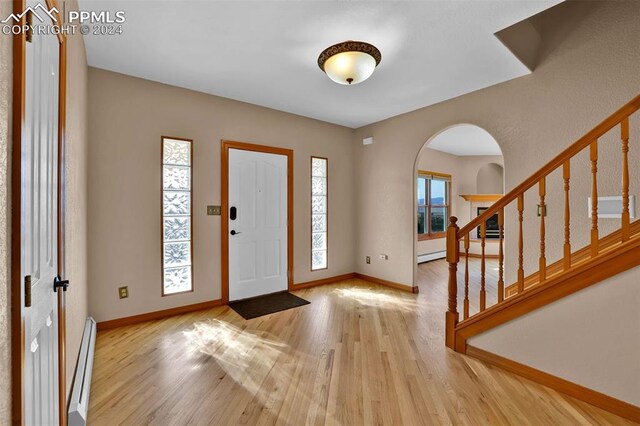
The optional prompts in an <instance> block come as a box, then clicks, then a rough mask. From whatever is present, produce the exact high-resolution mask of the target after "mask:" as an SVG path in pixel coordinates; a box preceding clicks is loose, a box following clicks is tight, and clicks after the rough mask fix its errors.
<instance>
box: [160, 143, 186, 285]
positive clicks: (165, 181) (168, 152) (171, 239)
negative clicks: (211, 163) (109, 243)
mask: <svg viewBox="0 0 640 426" xmlns="http://www.w3.org/2000/svg"><path fill="white" fill-rule="evenodd" d="M191 219H192V217H191V141H190V140H185V139H173V138H162V295H163V296H166V295H169V294H176V293H183V292H185V291H191V290H193V280H192V277H191V261H192V253H191Z"/></svg>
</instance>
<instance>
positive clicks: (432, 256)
mask: <svg viewBox="0 0 640 426" xmlns="http://www.w3.org/2000/svg"><path fill="white" fill-rule="evenodd" d="M445 257H447V252H446V251H445V250H442V251H436V252H433V253H427V254H421V255H419V256H418V263H424V262H428V261H430V260H436V259H443V258H445Z"/></svg>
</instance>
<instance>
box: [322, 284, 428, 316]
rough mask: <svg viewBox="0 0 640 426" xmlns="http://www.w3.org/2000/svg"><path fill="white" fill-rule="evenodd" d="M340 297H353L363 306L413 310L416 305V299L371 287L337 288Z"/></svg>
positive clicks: (336, 292)
mask: <svg viewBox="0 0 640 426" xmlns="http://www.w3.org/2000/svg"><path fill="white" fill-rule="evenodd" d="M333 292H334V293H335V294H337V295H338V296H340V297H344V298H349V299H352V300H354V301H356V302H358V303H360V304H361V305H363V306H371V307H378V308H385V307H393V308H394V309H397V308H399V309H403V310H407V311H408V310H413V309H415V307H416V302H415V300H411V299H407V298H404V297H399V296H394V295H391V294H388V293H382V292H381V291H380V290H378V289H371V288H360V287H351V288H337V289H335V290H334V291H333Z"/></svg>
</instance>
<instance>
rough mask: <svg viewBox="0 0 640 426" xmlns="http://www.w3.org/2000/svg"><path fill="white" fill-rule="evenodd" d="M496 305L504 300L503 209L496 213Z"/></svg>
mask: <svg viewBox="0 0 640 426" xmlns="http://www.w3.org/2000/svg"><path fill="white" fill-rule="evenodd" d="M498 238H499V240H498V244H499V247H498V303H500V302H502V301H503V300H504V248H503V246H504V208H501V209H500V210H499V211H498Z"/></svg>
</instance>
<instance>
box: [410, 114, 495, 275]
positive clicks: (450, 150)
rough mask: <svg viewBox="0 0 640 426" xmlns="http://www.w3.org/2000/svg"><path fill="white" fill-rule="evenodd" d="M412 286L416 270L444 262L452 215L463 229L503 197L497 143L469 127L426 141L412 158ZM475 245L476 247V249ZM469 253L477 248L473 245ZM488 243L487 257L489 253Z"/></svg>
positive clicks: (448, 130)
mask: <svg viewBox="0 0 640 426" xmlns="http://www.w3.org/2000/svg"><path fill="white" fill-rule="evenodd" d="M414 172H415V179H414V182H415V191H414V197H413V203H414V212H415V221H414V230H415V231H414V232H415V233H414V259H415V265H416V268H415V272H414V283H415V284H416V285H417V283H418V282H417V280H418V278H417V277H418V274H417V265H418V264H420V263H424V262H429V261H432V260H437V259H441V258H444V257H445V251H446V238H445V231H446V227H447V225H448V222H449V217H450V216H456V217H457V218H458V225H459V226H464V225H465V224H466V223H468V222H469V221H470V220H472V219H473V218H474V217H475V216H477V215H478V214H479V213H481V212H482V211H483V209H484V208H486V207H488V206H490V205H491V204H492V203H493V202H494V201H495V200H497V199H498V198H499V197H500V196H501V195H503V194H504V157H503V155H502V150H501V149H500V146H499V145H498V142H497V141H496V140H495V138H494V137H493V136H492V135H491V134H489V133H488V132H487V131H486V130H484V129H483V128H481V127H479V126H476V125H473V124H457V125H454V126H451V127H447V128H445V129H442V130H441V131H439V132H438V133H436V134H435V135H433V136H432V137H431V138H429V139H428V140H427V141H426V142H425V143H424V145H423V146H422V148H421V149H420V151H419V152H418V153H417V155H416V160H415V165H414ZM476 245H478V247H475V246H476ZM471 246H472V247H471V252H472V253H473V251H474V250H476V249H479V244H475V243H474V242H472V243H471ZM495 246H496V247H493V245H492V244H487V252H488V254H489V255H492V254H493V251H494V250H493V249H494V248H495V250H496V252H497V244H496V245H495Z"/></svg>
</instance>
